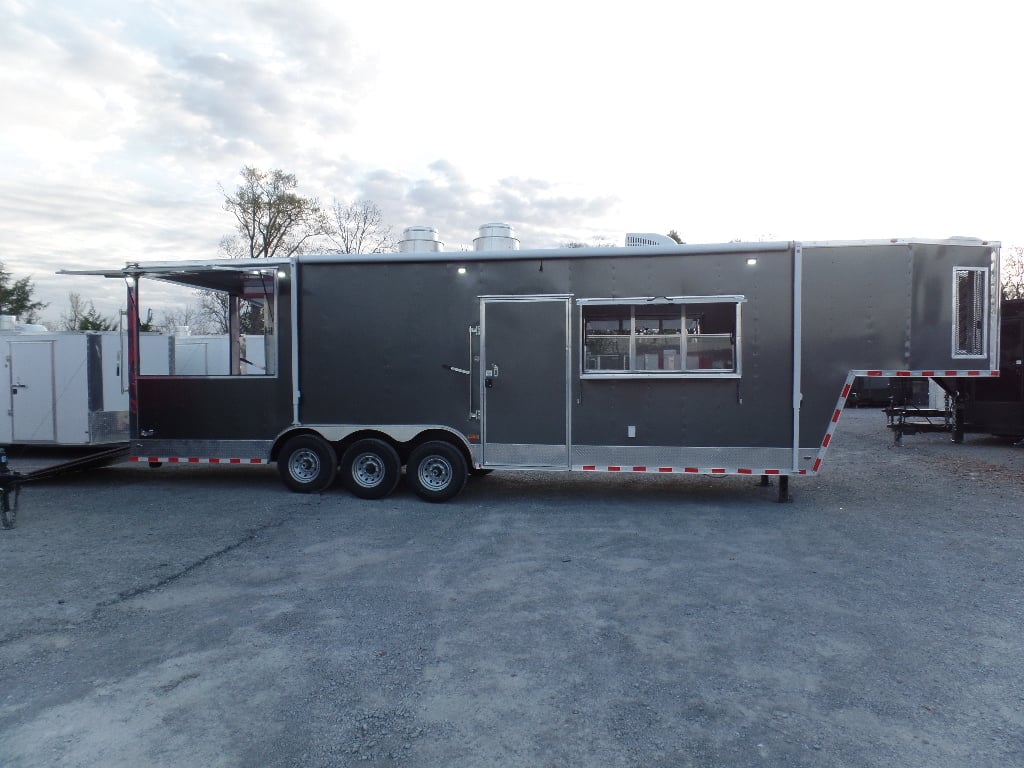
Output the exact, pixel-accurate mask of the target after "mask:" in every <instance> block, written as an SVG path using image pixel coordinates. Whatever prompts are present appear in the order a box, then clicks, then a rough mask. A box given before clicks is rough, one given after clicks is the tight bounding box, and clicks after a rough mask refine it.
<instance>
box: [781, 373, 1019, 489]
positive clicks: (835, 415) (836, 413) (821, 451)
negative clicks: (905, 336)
mask: <svg viewBox="0 0 1024 768" xmlns="http://www.w3.org/2000/svg"><path fill="white" fill-rule="evenodd" d="M998 375H999V371H998V370H995V371H992V370H989V371H976V370H960V371H952V370H920V371H903V370H888V371H850V374H849V375H848V376H847V377H846V383H845V384H843V389H842V391H841V392H840V393H839V400H838V401H836V407H835V410H833V412H832V418H831V419H829V423H828V429H827V430H825V437H824V438H822V440H821V446H820V447H819V448H818V455H817V456H816V457H815V458H814V464H812V465H811V468H810V470H807V469H801V470H800V474H801V475H807V474H811V475H814V474H817V473H818V471H819V470H820V469H821V464H822V462H823V461H824V460H825V451H826V450H827V449H828V446H829V443H831V442H832V435H834V434H835V431H836V426H837V425H838V424H839V417H840V416H841V415H842V413H843V409H844V408H845V407H846V403H847V401H848V400H849V398H850V391H851V390H852V389H853V380H854V379H856V378H857V377H858V376H868V377H871V378H890V379H909V378H918V379H932V378H960V377H965V378H970V377H975V378H977V377H992V376H998Z"/></svg>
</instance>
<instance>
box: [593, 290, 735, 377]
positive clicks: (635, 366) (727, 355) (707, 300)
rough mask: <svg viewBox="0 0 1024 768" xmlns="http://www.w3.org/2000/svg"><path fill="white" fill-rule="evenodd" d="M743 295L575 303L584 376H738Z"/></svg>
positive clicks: (596, 300)
mask: <svg viewBox="0 0 1024 768" xmlns="http://www.w3.org/2000/svg"><path fill="white" fill-rule="evenodd" d="M743 302H744V297H742V296H669V297H664V296H661V297H639V298H628V299H598V298H595V299H577V301H576V303H577V304H578V305H579V307H580V314H581V318H580V328H581V329H582V333H583V343H582V350H583V354H582V361H581V362H582V370H581V375H582V376H583V377H584V378H640V377H648V378H649V377H656V378H675V377H698V378H737V377H738V376H739V375H740V357H741V356H740V343H741V334H740V307H741V306H742V304H743Z"/></svg>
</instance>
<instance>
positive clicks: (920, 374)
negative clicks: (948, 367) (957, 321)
mask: <svg viewBox="0 0 1024 768" xmlns="http://www.w3.org/2000/svg"><path fill="white" fill-rule="evenodd" d="M998 375H999V371H998V370H995V371H969V370H964V371H940V370H933V371H852V372H851V374H850V376H851V377H853V376H874V377H883V378H910V377H916V378H926V379H935V378H951V379H953V378H959V377H961V376H964V377H972V376H986V377H987V376H998ZM850 380H852V379H848V381H850Z"/></svg>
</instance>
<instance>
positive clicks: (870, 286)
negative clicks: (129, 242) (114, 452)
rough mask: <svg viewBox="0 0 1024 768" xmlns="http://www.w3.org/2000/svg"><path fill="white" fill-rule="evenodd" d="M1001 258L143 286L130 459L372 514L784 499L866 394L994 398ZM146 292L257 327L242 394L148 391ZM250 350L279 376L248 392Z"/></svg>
mask: <svg viewBox="0 0 1024 768" xmlns="http://www.w3.org/2000/svg"><path fill="white" fill-rule="evenodd" d="M998 268H999V244H998V243H994V242H989V241H982V240H974V239H959V238H958V239H951V240H884V241H857V242H782V243H728V244H721V245H675V244H673V245H653V246H652V245H644V246H639V247H635V246H634V247H622V248H565V249H544V250H504V251H486V252H466V253H444V252H429V253H395V254H373V255H305V256H299V257H295V258H290V259H287V260H214V261H208V262H201V263H198V262H163V263H140V264H136V263H132V264H128V265H127V266H126V267H124V268H123V269H119V270H114V271H108V272H103V273H94V274H104V275H105V276H107V277H116V278H118V279H123V280H124V281H125V283H126V285H127V293H128V317H129V374H130V385H129V386H130V407H129V417H130V431H131V458H132V459H133V460H136V461H142V462H150V463H151V464H159V463H165V462H192V463H228V464H253V463H255V464H261V463H264V462H277V466H278V468H279V470H280V474H281V477H282V479H283V481H284V482H285V484H286V485H287V486H288V487H289V488H291V489H293V490H296V491H305V492H321V491H324V490H325V489H327V488H328V487H329V486H331V485H332V483H333V482H334V481H335V480H336V479H339V480H340V482H341V483H342V485H344V486H345V487H346V488H347V489H348V490H350V491H351V492H352V493H354V494H355V495H357V496H360V497H363V498H380V497H383V496H386V495H387V494H388V493H390V492H391V491H392V490H393V489H394V488H395V487H396V485H397V484H398V483H399V481H400V478H401V476H402V468H403V467H405V476H406V478H407V482H408V483H409V484H410V485H411V487H412V488H413V490H414V491H415V492H416V493H417V494H418V495H419V496H421V497H422V498H424V499H427V500H429V501H443V500H446V499H449V498H451V497H453V496H454V495H456V494H457V493H458V492H459V491H460V490H461V488H462V487H463V485H464V483H465V481H466V477H467V475H469V474H471V473H475V472H485V471H488V470H553V471H582V472H646V473H654V474H669V473H690V474H706V475H735V474H739V475H753V476H761V477H771V476H777V477H778V478H779V489H780V497H781V496H782V495H783V494H785V493H787V490H786V489H787V487H788V479H789V477H791V476H794V475H806V474H814V473H817V472H818V471H819V469H820V468H821V466H822V461H823V459H824V457H825V454H826V450H827V449H828V446H829V442H830V440H831V439H832V435H833V433H834V431H835V428H836V425H837V422H838V420H839V416H840V414H841V412H842V409H843V407H844V405H845V403H846V399H847V396H848V395H849V393H850V389H851V385H852V383H853V381H854V379H855V377H858V376H864V377H893V378H902V377H911V378H913V377H921V378H930V377H935V376H941V377H944V378H947V379H971V378H975V377H990V376H997V375H998V373H999V361H998V349H999V343H998V333H999V317H998V312H999V303H998V301H997V300H996V299H997V295H998V293H997V292H998V287H999V275H998ZM150 280H157V281H170V282H172V283H177V284H181V285H185V286H189V287H191V288H196V289H204V290H211V291H218V292H221V293H223V294H224V295H226V296H227V297H229V306H231V307H234V308H235V309H234V310H233V311H232V312H231V313H230V316H231V317H232V321H233V323H234V330H233V332H232V334H231V337H232V339H236V338H240V334H239V331H238V317H239V312H238V310H237V308H238V306H240V305H241V303H242V302H249V303H250V305H252V304H255V305H257V306H259V307H260V308H262V313H263V319H264V323H265V334H264V335H263V336H261V337H258V338H254V337H253V336H252V335H250V336H248V337H246V338H247V340H246V344H245V346H247V347H249V350H248V351H247V350H246V349H243V345H242V343H241V342H240V341H238V342H235V341H233V342H232V343H231V344H229V345H227V347H226V349H227V350H228V354H229V355H230V360H229V361H228V363H227V371H228V372H227V373H226V374H218V375H205V376H200V375H146V374H145V373H144V371H145V370H146V366H145V361H144V360H140V354H139V343H138V337H139V333H138V328H139V323H138V308H139V295H140V291H141V290H142V289H143V285H144V284H145V283H146V282H147V281H150ZM253 345H257V346H260V347H261V349H260V356H261V360H263V361H264V364H263V365H262V366H261V368H259V369H257V370H255V371H254V370H253V369H252V368H251V367H249V368H246V361H247V360H248V359H249V352H251V348H252V347H253Z"/></svg>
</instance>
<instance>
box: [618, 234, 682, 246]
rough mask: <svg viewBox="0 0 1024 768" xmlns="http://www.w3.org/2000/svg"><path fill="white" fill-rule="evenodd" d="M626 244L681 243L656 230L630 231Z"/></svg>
mask: <svg viewBox="0 0 1024 768" xmlns="http://www.w3.org/2000/svg"><path fill="white" fill-rule="evenodd" d="M626 245H679V243H677V242H676V241H675V240H673V239H672V238H671V237H669V236H668V235H659V234H657V233H656V232H630V233H629V234H627V235H626Z"/></svg>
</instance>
